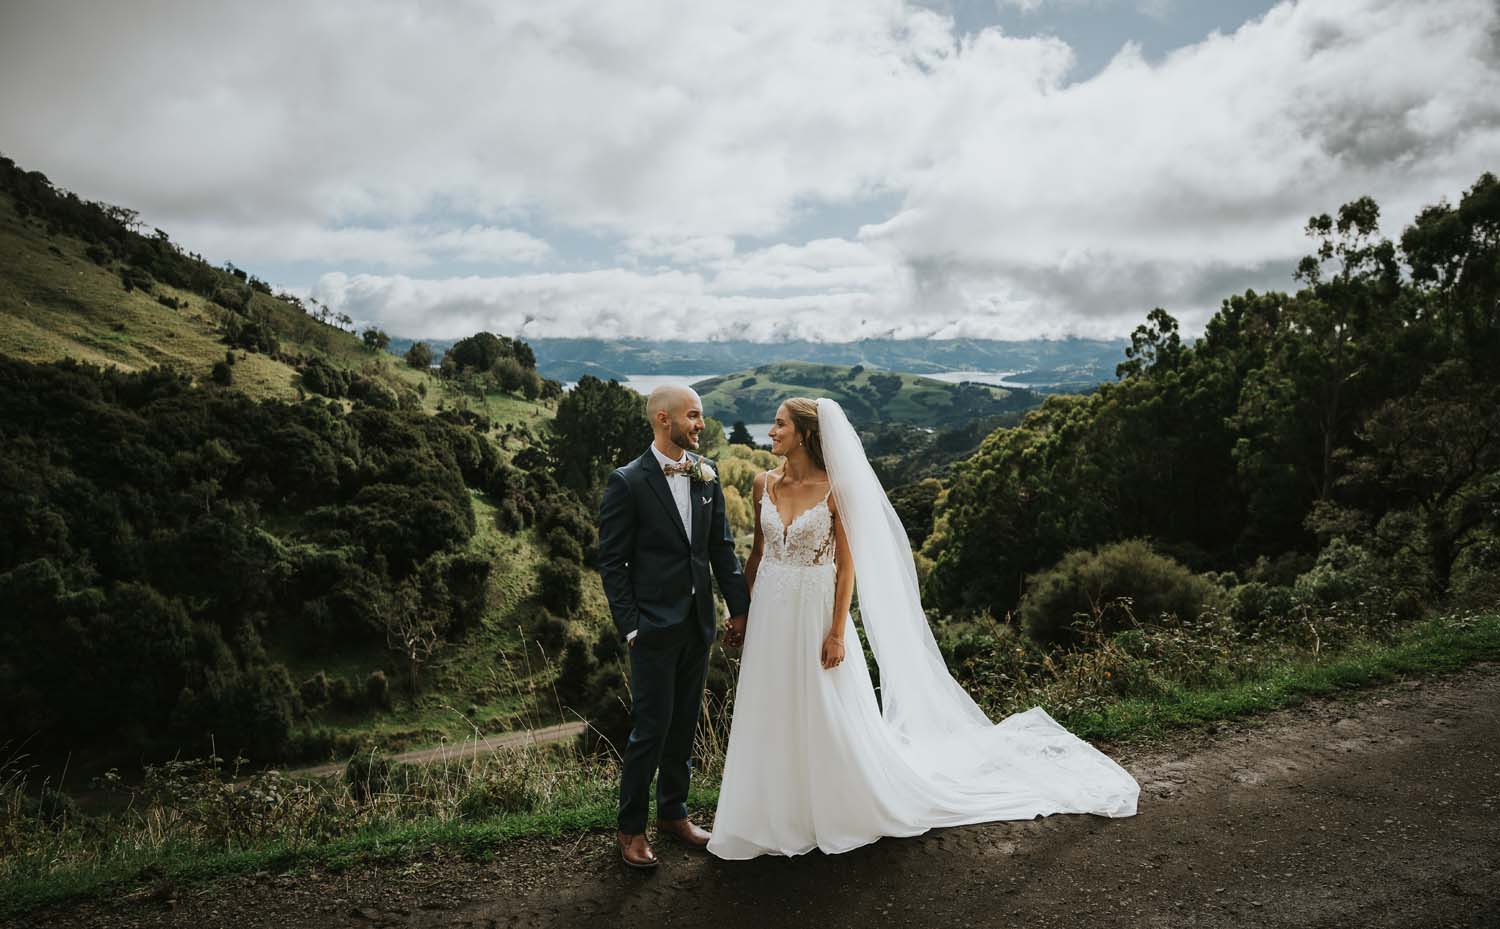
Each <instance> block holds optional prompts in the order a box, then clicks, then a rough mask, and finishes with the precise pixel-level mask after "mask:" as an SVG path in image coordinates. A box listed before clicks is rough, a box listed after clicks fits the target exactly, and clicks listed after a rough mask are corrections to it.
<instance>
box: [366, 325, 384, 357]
mask: <svg viewBox="0 0 1500 929" xmlns="http://www.w3.org/2000/svg"><path fill="white" fill-rule="evenodd" d="M362 338H363V339H364V340H365V348H368V349H369V350H370V351H372V352H383V351H385V348H386V346H387V345H390V344H391V337H390V336H388V335H386V334H385V333H384V332H382V331H381V330H379V329H376V328H375V327H374V326H371V327H370V328H369V329H366V330H365V331H364V335H363V336H362Z"/></svg>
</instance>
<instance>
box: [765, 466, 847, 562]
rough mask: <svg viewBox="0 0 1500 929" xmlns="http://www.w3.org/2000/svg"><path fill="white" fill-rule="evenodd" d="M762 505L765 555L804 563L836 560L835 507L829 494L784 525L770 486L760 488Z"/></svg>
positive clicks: (774, 559)
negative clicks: (834, 556) (833, 509)
mask: <svg viewBox="0 0 1500 929" xmlns="http://www.w3.org/2000/svg"><path fill="white" fill-rule="evenodd" d="M767 483H768V484H769V482H767ZM760 507H761V513H760V531H761V536H762V538H763V539H764V541H765V549H764V552H763V554H762V557H763V558H765V559H766V560H767V561H775V562H780V563H782V564H792V565H801V566H804V567H811V566H814V565H825V564H833V547H834V546H833V511H832V510H830V509H829V508H828V497H827V496H824V497H823V499H822V500H820V501H818V502H817V503H815V504H813V505H812V506H811V507H809V508H808V509H805V510H803V511H802V512H801V513H798V514H797V516H796V518H794V519H793V520H792V524H791V525H790V526H783V525H782V523H781V513H780V511H778V510H777V509H776V504H775V503H774V502H772V500H771V491H770V489H769V487H768V488H767V489H766V490H763V491H762V492H761V495H760Z"/></svg>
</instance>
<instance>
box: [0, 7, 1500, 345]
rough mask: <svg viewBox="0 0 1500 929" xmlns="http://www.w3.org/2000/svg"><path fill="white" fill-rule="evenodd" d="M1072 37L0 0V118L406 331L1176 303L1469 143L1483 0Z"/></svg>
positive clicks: (1441, 188)
mask: <svg viewBox="0 0 1500 929" xmlns="http://www.w3.org/2000/svg"><path fill="white" fill-rule="evenodd" d="M999 2H1011V3H1015V4H1020V5H1023V6H1025V5H1032V6H1035V5H1037V4H1040V3H1044V2H1055V3H1062V4H1088V3H1095V2H1100V3H1102V2H1107V0H999ZM1116 2H1123V0H1116ZM1134 2H1136V3H1137V5H1138V8H1142V7H1140V4H1145V5H1147V6H1151V5H1152V4H1155V6H1153V7H1152V8H1153V9H1157V10H1161V9H1165V7H1162V6H1161V5H1160V4H1161V3H1162V0H1134ZM1079 15H1088V14H1087V11H1086V10H1081V12H1080V13H1079ZM64 49H65V50H66V55H67V57H68V59H69V60H71V61H79V62H89V63H90V65H89V66H88V67H86V68H66V69H64V68H60V67H58V65H57V61H58V60H59V58H60V55H61V54H62V53H63V50H64ZM1073 65H1074V55H1073V52H1072V50H1071V49H1070V48H1068V46H1067V45H1066V44H1064V43H1063V42H1061V41H1060V40H1058V39H1056V38H1051V37H1045V36H1034V37H1023V36H1016V35H1009V34H1002V33H1001V32H1000V31H999V30H997V29H986V30H980V31H977V32H969V33H966V34H965V35H963V36H962V37H960V36H958V35H957V34H956V30H955V27H954V24H953V22H952V20H951V19H949V18H947V17H945V16H943V15H941V14H939V13H935V12H933V11H931V10H928V9H925V8H922V7H919V6H914V5H911V4H909V3H906V2H903V0H887V2H884V3H879V4H871V3H868V2H865V0H784V2H769V0H768V2H766V3H762V4H755V5H753V6H749V5H742V4H701V3H692V2H688V0H679V2H661V3H655V4H629V5H625V4H608V3H602V4H601V3H595V2H587V0H557V2H553V3H547V4H487V3H472V4H465V5H432V6H402V5H399V4H394V3H392V4H366V3H357V2H354V0H345V2H329V3H319V4H316V5H311V6H309V5H302V4H292V3H290V2H284V3H280V4H274V3H273V4H269V5H267V4H259V5H255V6H243V5H216V4H192V3H185V2H184V3H177V4H172V3H166V2H159V3H155V4H152V5H148V6H145V7H139V6H134V5H133V6H131V7H129V8H126V7H117V6H94V7H89V8H84V7H81V6H77V5H73V4H51V3H44V2H41V0H31V2H26V3H12V4H7V5H6V7H5V10H4V12H3V13H0V138H4V139H6V140H7V141H6V144H7V149H6V153H7V154H8V155H10V156H11V157H13V158H15V159H16V160H17V161H19V162H20V163H21V164H22V165H24V166H26V167H28V168H37V169H40V170H42V171H45V172H46V173H47V174H49V175H50V176H51V177H52V178H53V179H54V180H55V181H56V182H58V183H59V184H62V185H64V186H66V187H69V188H71V189H74V190H77V191H79V192H80V193H81V194H83V195H84V196H88V197H91V198H101V199H106V200H110V201H112V202H118V203H123V204H126V205H129V206H132V207H136V208H138V209H140V210H141V211H142V213H143V217H144V218H145V219H146V220H147V221H148V222H151V223H153V224H156V225H160V226H162V227H163V228H166V229H168V230H169V231H170V232H172V233H173V235H174V236H176V237H177V238H178V239H179V240H180V241H182V242H184V244H186V245H187V246H188V247H189V248H193V249H196V250H199V251H203V252H205V253H207V254H209V255H210V257H214V258H220V259H222V258H232V259H234V260H235V261H236V262H237V263H239V264H241V265H242V266H246V267H249V268H251V269H254V267H255V263H256V262H258V261H264V262H286V263H292V262H298V263H299V266H303V265H301V264H300V263H302V262H308V261H312V262H321V263H324V264H325V265H326V266H327V267H328V268H329V269H330V271H332V272H341V271H347V270H348V269H349V268H351V267H361V268H367V267H376V268H381V269H385V270H388V271H389V272H392V273H389V274H382V275H373V276H372V275H350V274H347V273H330V274H328V275H326V276H324V277H323V278H322V280H321V282H320V283H319V284H318V289H319V290H320V291H321V292H323V293H324V294H325V295H327V296H330V297H332V298H337V299H339V300H342V301H345V304H346V306H347V307H348V308H349V310H350V312H351V313H353V314H354V315H360V316H361V318H362V319H367V320H370V321H376V322H380V323H382V324H384V325H386V327H387V328H388V329H390V330H391V331H393V332H401V333H404V334H428V335H434V336H438V335H442V334H461V333H462V332H463V331H464V329H465V328H469V329H470V331H472V327H473V326H474V325H476V324H478V323H479V322H480V321H481V320H482V321H484V322H485V324H486V325H491V326H496V327H501V323H504V326H503V327H502V328H504V327H510V328H511V329H517V330H521V329H524V331H527V332H532V333H534V334H553V335H560V334H582V333H596V334H607V333H616V334H635V335H657V334H679V333H678V332H677V331H676V330H675V329H674V328H673V327H681V329H682V330H683V331H686V332H708V333H718V334H730V333H746V332H753V333H755V334H756V335H757V337H767V338H769V337H775V336H777V335H781V334H785V333H788V332H797V333H801V334H807V335H811V336H814V337H821V338H829V339H842V338H851V337H856V336H858V335H862V334H881V333H900V334H910V335H921V334H927V333H945V334H960V333H961V334H967V335H988V336H998V337H1024V336H1029V335H1037V334H1066V333H1069V332H1073V333H1078V334H1086V335H1118V334H1121V333H1123V332H1128V331H1129V329H1130V327H1131V326H1133V325H1134V324H1135V323H1136V322H1138V321H1139V319H1140V318H1141V316H1142V315H1143V314H1144V312H1145V311H1146V310H1148V309H1149V308H1150V307H1152V306H1155V305H1162V306H1166V307H1168V308H1169V309H1171V310H1172V311H1173V312H1175V313H1178V314H1179V315H1180V316H1182V317H1184V319H1185V321H1186V323H1187V325H1188V327H1189V328H1191V327H1192V326H1193V325H1194V323H1195V322H1196V323H1201V321H1202V320H1203V318H1205V316H1206V315H1207V313H1209V312H1211V311H1212V309H1213V308H1215V307H1216V305H1217V303H1218V300H1219V298H1220V297H1222V296H1224V295H1226V294H1228V293H1230V292H1233V291H1236V290H1241V289H1243V288H1244V287H1246V286H1257V287H1265V286H1283V287H1284V286H1289V285H1290V278H1289V275H1290V270H1291V268H1292V266H1293V264H1294V263H1295V260H1296V258H1297V257H1298V255H1300V254H1301V252H1302V251H1303V250H1304V249H1305V248H1306V243H1305V242H1304V240H1303V238H1302V235H1301V228H1302V225H1303V222H1304V221H1305V219H1306V217H1307V216H1308V215H1309V214H1311V213H1314V212H1322V211H1325V210H1332V209H1335V208H1336V207H1337V206H1338V205H1339V204H1340V203H1342V202H1345V201H1347V200H1350V199H1353V198H1354V197H1357V196H1360V195H1363V194H1370V195H1372V196H1374V197H1376V199H1377V200H1378V201H1379V202H1380V203H1381V205H1382V207H1383V208H1384V211H1385V216H1386V218H1387V222H1386V226H1387V232H1390V233H1394V232H1398V231H1399V226H1400V224H1402V223H1404V222H1406V221H1408V220H1409V218H1410V217H1411V216H1413V215H1414V213H1415V212H1416V210H1417V209H1418V208H1419V207H1420V206H1421V205H1423V204H1425V203H1430V202H1433V201H1435V200H1436V199H1438V198H1439V197H1440V196H1444V195H1446V196H1448V197H1449V198H1450V199H1451V198H1454V197H1456V196H1457V194H1459V193H1460V192H1461V191H1462V189H1463V188H1464V187H1466V186H1467V185H1468V184H1470V183H1472V181H1473V180H1474V178H1475V177H1476V176H1477V175H1478V173H1479V172H1480V171H1482V170H1485V169H1493V168H1496V167H1497V166H1500V13H1497V10H1496V8H1495V5H1494V3H1493V2H1492V0H1425V2H1422V3H1410V2H1402V0H1319V2H1311V0H1305V2H1300V3H1292V2H1285V3H1282V4H1280V5H1278V6H1276V7H1275V8H1274V9H1272V10H1271V11H1270V12H1269V13H1268V14H1267V15H1265V16H1264V17H1263V18H1262V19H1260V20H1259V21H1256V22H1252V23H1250V24H1247V25H1246V26H1244V27H1243V28H1241V29H1239V30H1238V31H1236V32H1234V33H1233V34H1231V35H1214V36H1210V37H1208V38H1206V39H1205V40H1204V41H1202V42H1201V43H1199V44H1196V45H1192V46H1189V47H1186V48H1182V49H1179V50H1177V51H1175V52H1173V53H1171V54H1169V55H1167V56H1166V57H1165V58H1164V59H1163V60H1161V61H1159V62H1148V61H1146V60H1144V59H1143V57H1142V56H1141V54H1140V52H1139V50H1138V48H1137V47H1136V46H1133V45H1129V44H1126V45H1125V47H1124V48H1123V50H1122V51H1121V52H1120V54H1119V55H1118V56H1117V57H1116V58H1115V60H1114V61H1113V62H1111V63H1110V65H1109V66H1108V67H1106V68H1105V69H1104V70H1103V71H1102V72H1100V73H1098V74H1096V75H1095V76H1093V77H1091V78H1089V79H1088V80H1086V81H1077V80H1075V78H1074V74H1073V71H1072V68H1073ZM892 195H895V196H896V197H898V198H899V200H900V205H899V208H898V209H896V210H895V212H894V214H893V215H890V216H888V217H884V218H883V219H882V221H880V222H876V223H873V224H871V225H869V226H866V227H865V228H864V229H862V230H860V231H859V233H858V234H857V235H856V234H855V233H854V231H853V230H842V231H839V232H833V233H831V234H832V235H834V236H842V237H834V238H814V239H813V241H802V240H799V239H790V238H787V230H788V229H789V228H792V227H794V226H795V225H796V224H798V223H802V222H804V221H805V220H807V219H808V218H809V217H811V218H813V219H817V218H818V217H819V216H821V215H824V214H825V213H827V214H830V215H831V214H832V213H833V212H835V211H836V210H837V209H842V208H848V207H849V205H851V204H859V203H866V202H873V201H874V200H876V199H878V198H881V197H885V198H889V197H891V196H892ZM816 235H818V236H827V235H830V233H829V232H819V233H816ZM807 237H811V236H807ZM579 242H583V243H602V244H598V245H597V246H589V245H578V244H577V243H579ZM746 242H754V243H757V244H756V246H755V247H754V248H748V247H747V246H746V245H745V244H744V243H746ZM778 242H779V243H780V244H777V243H778ZM570 243H571V244H570ZM590 247H594V248H595V251H594V252H592V253H590V252H589V251H588V249H589V248H590ZM579 249H582V250H583V252H584V254H579V251H578V250H579ZM456 264H466V265H472V266H473V269H474V271H475V272H476V274H475V275H474V276H462V277H452V278H449V277H437V275H448V274H450V273H452V272H453V270H454V269H453V267H452V266H453V265H456ZM611 264H612V265H614V267H609V265H611ZM517 265H527V266H530V270H518V269H517V268H516V267H515V266H517ZM424 269H425V270H427V271H428V272H429V273H432V274H433V275H434V279H430V280H424V279H422V278H420V277H414V276H412V275H414V274H417V273H421V272H423V271H424ZM538 269H540V271H541V273H538ZM277 283H283V282H277ZM304 283H305V282H304ZM361 314H362V315H361Z"/></svg>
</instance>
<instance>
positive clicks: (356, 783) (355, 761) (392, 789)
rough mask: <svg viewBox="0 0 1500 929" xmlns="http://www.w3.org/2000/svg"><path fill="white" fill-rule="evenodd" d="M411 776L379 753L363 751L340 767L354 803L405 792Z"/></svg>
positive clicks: (367, 749)
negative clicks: (382, 795)
mask: <svg viewBox="0 0 1500 929" xmlns="http://www.w3.org/2000/svg"><path fill="white" fill-rule="evenodd" d="M375 673H376V674H379V673H380V672H378V671H377V672H375ZM412 773H413V772H412V770H411V768H410V767H408V766H407V765H404V764H401V763H400V762H397V761H394V760H392V759H391V758H390V756H388V755H384V754H381V753H380V751H379V750H377V749H374V748H364V749H361V750H360V751H357V752H355V753H354V754H353V755H352V756H350V758H349V761H348V763H347V764H345V765H344V785H345V786H346V787H348V788H349V792H350V793H351V794H353V795H354V798H355V799H356V800H358V801H359V802H361V803H365V802H368V801H369V800H370V798H372V797H375V796H377V795H380V794H388V793H405V792H406V789H407V787H408V785H409V784H410V783H411V781H412Z"/></svg>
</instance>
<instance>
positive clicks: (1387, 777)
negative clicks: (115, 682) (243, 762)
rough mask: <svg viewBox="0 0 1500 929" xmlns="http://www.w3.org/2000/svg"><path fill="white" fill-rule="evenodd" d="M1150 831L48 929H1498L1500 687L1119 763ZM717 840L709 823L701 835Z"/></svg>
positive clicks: (500, 880) (1090, 832)
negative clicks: (1138, 789)
mask: <svg viewBox="0 0 1500 929" xmlns="http://www.w3.org/2000/svg"><path fill="white" fill-rule="evenodd" d="M1112 754H1114V755H1115V757H1117V758H1119V759H1120V760H1121V761H1122V763H1123V764H1125V766H1126V767H1127V768H1129V769H1130V771H1131V772H1132V773H1133V774H1134V775H1135V776H1136V778H1137V779H1138V780H1139V781H1140V782H1141V785H1142V794H1141V803H1140V814H1139V815H1138V816H1136V817H1134V818H1132V819H1124V820H1105V819H1099V818H1094V817H1084V816H1057V817H1052V818H1049V819H1045V820H1035V821H1031V822H1024V823H995V824H987V825H980V826H968V827H963V828H959V829H946V830H935V831H933V832H931V833H928V834H927V835H925V836H921V837H918V838H914V839H898V840H892V839H886V840H882V841H881V842H878V843H876V844H874V845H872V846H868V847H866V848H863V849H858V850H856V851H853V852H850V853H848V854H845V855H837V856H823V855H819V854H817V853H814V854H812V855H809V856H804V857H802V858H797V859H791V860H785V859H774V858H762V859H757V860H755V861H750V862H721V861H719V860H717V859H714V858H712V857H709V856H707V855H705V854H703V853H699V852H688V851H685V850H683V849H680V848H678V847H676V846H673V845H670V844H665V843H659V844H658V851H659V853H661V854H662V865H661V867H660V868H659V869H658V871H657V872H656V873H654V874H645V875H643V874H638V873H634V872H627V871H626V870H625V869H624V868H623V867H621V866H620V865H619V863H618V858H617V856H616V854H615V852H614V849H613V845H612V839H611V837H610V836H607V835H598V834H589V835H584V836H579V837H574V838H572V839H569V840H566V841H546V842H543V841H526V842H518V843H516V844H514V845H513V846H511V847H508V848H507V849H505V850H504V851H502V852H501V853H500V854H499V855H497V857H496V858H495V860H493V861H490V862H487V863H473V862H465V861H463V860H461V859H460V858H458V857H457V856H456V855H453V854H450V853H443V854H434V855H433V856H431V857H428V858H425V859H423V860H420V861H416V862H411V863H408V864H406V865H403V866H399V867H363V868H358V869H354V870H351V871H348V872H345V873H341V874H327V873H314V874H311V875H301V876H292V875H264V874H263V875H256V876H248V877H243V878H235V879H231V880H227V881H223V882H220V883H218V884H216V885H213V886H206V887H184V888H172V887H161V886H158V887H156V888H153V889H152V890H151V891H146V892H141V893H137V894H135V895H132V896H131V897H129V898H127V899H122V900H119V901H114V902H111V903H105V904H90V905H87V906H81V907H72V908H67V909H64V910H60V911H52V912H48V913H40V914H35V915H34V916H33V917H32V921H31V922H30V923H28V924H29V925H37V926H46V927H73V926H119V927H129V926H171V927H179V926H180V927H215V926H226V927H228V926H232V927H235V929H251V927H262V926H264V927H273V926H274V927H285V926H309V927H350V926H352V927H374V926H403V927H404V926H414V927H439V926H443V927H448V926H462V927H495V926H526V927H531V926H578V925H587V926H593V927H600V929H602V927H605V926H693V927H697V929H703V927H709V929H735V927H741V926H744V927H750V926H755V927H783V926H811V927H818V929H837V927H858V929H872V927H885V926H890V927H904V926H928V925H931V926H944V927H958V926H969V925H984V926H1015V927H1026V929H1037V927H1068V929H1075V927H1077V929H1083V927H1109V926H1121V927H1178V926H1181V927H1215V929H1217V927H1242V926H1244V927H1263V926H1264V927H1297V929H1316V927H1327V929H1331V927H1349V929H1356V927H1357V929H1379V927H1411V929H1418V927H1420V929H1429V927H1433V929H1435V927H1443V926H1455V927H1471V929H1477V927H1492V926H1493V927H1500V665H1493V664H1492V665H1488V666H1483V667H1479V668H1475V669H1473V670H1470V671H1468V672H1465V673H1463V674H1459V675H1454V676H1450V677H1447V678H1438V679H1429V680H1427V681H1425V682H1418V681H1409V682H1406V683H1403V684H1396V685H1391V686H1388V687H1382V688H1379V689H1376V690H1370V691H1364V692H1360V693H1358V694H1351V695H1348V696H1345V697H1342V698H1337V699H1329V700H1320V701H1318V702H1316V703H1313V704H1310V705H1308V706H1306V707H1302V708H1298V709H1294V710H1287V711H1283V712H1279V713H1275V714H1272V715H1270V716H1267V717H1263V718H1261V719H1259V720H1253V721H1248V722H1246V723H1242V724H1234V725H1228V726H1224V727H1222V728H1221V729H1220V730H1218V731H1217V732H1214V733H1209V734H1195V735H1187V736H1179V737H1174V738H1173V739H1171V740H1169V741H1168V742H1165V743H1163V744H1161V745H1157V746H1153V747H1151V748H1148V749H1136V750H1132V751H1123V752H1113V753H1112ZM701 818H706V817H701Z"/></svg>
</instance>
